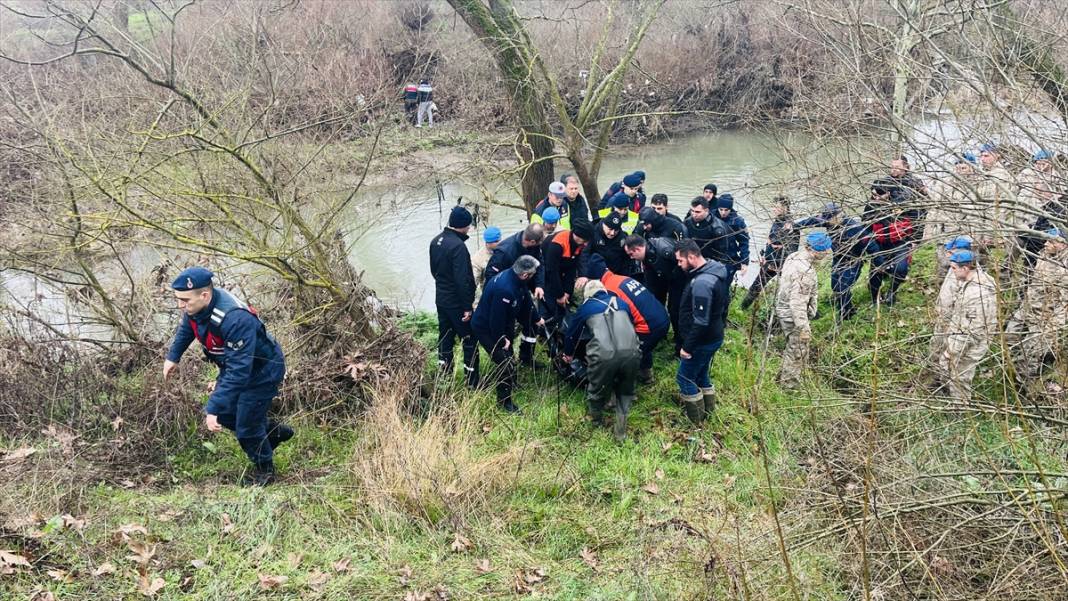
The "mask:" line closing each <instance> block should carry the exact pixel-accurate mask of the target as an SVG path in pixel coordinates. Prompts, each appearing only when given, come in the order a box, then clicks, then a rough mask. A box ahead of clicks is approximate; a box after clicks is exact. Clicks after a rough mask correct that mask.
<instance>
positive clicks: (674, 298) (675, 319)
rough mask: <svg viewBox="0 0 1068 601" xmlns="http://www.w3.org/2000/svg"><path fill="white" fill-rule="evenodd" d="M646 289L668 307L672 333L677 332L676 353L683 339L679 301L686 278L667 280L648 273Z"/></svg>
mask: <svg viewBox="0 0 1068 601" xmlns="http://www.w3.org/2000/svg"><path fill="white" fill-rule="evenodd" d="M645 287H646V288H648V289H649V290H650V291H651V292H652V293H653V296H655V297H656V300H658V301H660V303H661V304H662V305H664V306H665V307H667V310H668V318H669V319H670V320H671V331H672V332H675V351H676V352H678V350H679V349H680V348H682V347H681V345H682V337H680V336H679V301H680V300H682V291H683V289H685V288H686V280H685V279H684V278H675V279H666V278H659V277H657V276H656V275H654V274H652V273H648V274H647V275H646V278H645Z"/></svg>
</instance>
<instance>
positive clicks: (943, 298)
mask: <svg viewBox="0 0 1068 601" xmlns="http://www.w3.org/2000/svg"><path fill="white" fill-rule="evenodd" d="M958 250H970V251H973V252H974V251H975V249H973V248H972V239H971V238H969V237H968V236H957V237H956V238H954V239H952V240H950V241H949V242H946V244H945V246H940V247H939V248H938V250H937V252H938V254H939V256H940V257H941V256H942V255H945V262H946V265H947V267H946V269H947V270H948V269H949V267H948V265H949V259H950V257H952V256H953V253H955V252H957V251H958ZM939 262H941V261H939ZM960 285H961V281H960V280H959V279H957V277H956V276H955V275H953V273H952V272H950V273H945V274H944V275H943V277H942V287H941V288H940V289H939V290H938V298H937V299H935V316H934V317H935V318H934V328H933V330H934V331H933V332H932V334H931V350H930V357H931V363H932V365H938V362H939V361H940V360H941V357H942V353H943V352H945V350H946V331H947V329H948V327H949V314H950V310H951V309H952V308H953V301H954V299H955V298H956V297H957V290H959V289H960Z"/></svg>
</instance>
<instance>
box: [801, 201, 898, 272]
mask: <svg viewBox="0 0 1068 601" xmlns="http://www.w3.org/2000/svg"><path fill="white" fill-rule="evenodd" d="M794 227H795V228H796V229H802V228H809V227H822V228H826V229H827V235H828V236H830V238H831V250H832V251H833V253H834V258H833V259H831V269H832V270H834V271H838V270H841V269H849V268H851V267H855V266H856V265H858V264H859V263H860V261H861V260H862V259H863V257H864V254H865V253H867V254H869V255H873V254H875V253H877V252H879V250H881V249H880V247H879V244H878V243H877V242H875V240H874V239H873V238H872V235H871V232H870V231H869V230H868V228H866V227H864V226H863V225H861V224H860V222H859V221H857V220H856V219H853V218H852V217H846V218H845V219H843V220H842V223H840V224H838V225H837V226H835V225H831V223H830V222H829V221H828V220H827V219H824V218H823V217H821V216H819V215H817V216H815V217H809V218H808V219H802V220H800V221H795V222H794Z"/></svg>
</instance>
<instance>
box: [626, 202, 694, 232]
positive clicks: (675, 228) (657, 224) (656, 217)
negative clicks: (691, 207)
mask: <svg viewBox="0 0 1068 601" xmlns="http://www.w3.org/2000/svg"><path fill="white" fill-rule="evenodd" d="M641 217H642V220H641V221H639V222H638V228H640V229H638V230H637V231H636V232H635V233H637V234H639V235H641V237H642V238H645V239H646V240H649V239H651V238H668V239H669V240H682V239H683V238H685V237H686V226H685V225H683V223H682V222H681V221H679V220H678V218H677V217H675V216H674V215H671V214H670V213H669V214H667V215H661V214H660V213H657V212H656V211H655V210H652V207H646V208H644V209H642V212H641ZM645 224H649V225H651V226H652V228H651V229H649V230H648V231H646V229H645V227H644V226H645Z"/></svg>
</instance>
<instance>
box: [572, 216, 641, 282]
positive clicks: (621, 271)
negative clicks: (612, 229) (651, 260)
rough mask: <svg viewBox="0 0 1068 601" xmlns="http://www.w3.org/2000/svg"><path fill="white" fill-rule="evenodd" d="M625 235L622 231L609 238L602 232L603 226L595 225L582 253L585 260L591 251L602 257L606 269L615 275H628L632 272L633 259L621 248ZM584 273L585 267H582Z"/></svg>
mask: <svg viewBox="0 0 1068 601" xmlns="http://www.w3.org/2000/svg"><path fill="white" fill-rule="evenodd" d="M626 237H627V235H626V234H624V233H623V232H619V233H618V234H616V237H615V238H609V237H608V236H606V235H605V234H604V227H603V226H601V225H597V226H596V227H595V231H594V233H593V241H592V242H590V247H589V248H588V249H587V251H586V252H585V253H583V257H584V261H583V265H585V261H587V260H589V256H590V254H591V253H593V254H598V255H601V256H602V257H604V263H605V265H606V266H607V267H608V270H609V271H611V272H612V273H614V274H617V275H625V276H630V275H631V274H633V273H634V267H635V264H634V261H633V260H631V258H630V257H628V256H627V250H626V249H625V248H623V240H625V239H626ZM583 274H585V267H584V268H583Z"/></svg>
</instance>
